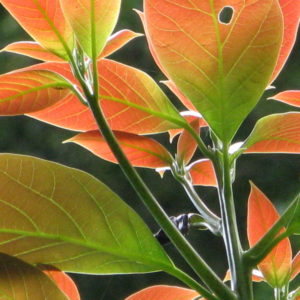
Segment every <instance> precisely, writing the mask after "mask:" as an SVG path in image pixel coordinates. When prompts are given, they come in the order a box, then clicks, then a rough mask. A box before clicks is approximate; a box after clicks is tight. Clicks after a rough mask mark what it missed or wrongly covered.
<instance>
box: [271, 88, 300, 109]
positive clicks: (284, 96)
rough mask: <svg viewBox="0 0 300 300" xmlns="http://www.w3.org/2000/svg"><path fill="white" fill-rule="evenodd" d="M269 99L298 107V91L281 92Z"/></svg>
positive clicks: (299, 93)
mask: <svg viewBox="0 0 300 300" xmlns="http://www.w3.org/2000/svg"><path fill="white" fill-rule="evenodd" d="M269 99H274V100H277V101H281V102H283V103H286V104H289V105H293V106H296V107H300V91H296V90H291V91H285V92H281V93H279V94H277V95H275V96H273V97H270V98H269Z"/></svg>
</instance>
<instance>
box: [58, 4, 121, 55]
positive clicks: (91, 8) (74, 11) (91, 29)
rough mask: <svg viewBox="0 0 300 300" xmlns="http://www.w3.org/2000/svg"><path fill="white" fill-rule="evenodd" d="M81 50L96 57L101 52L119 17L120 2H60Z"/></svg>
mask: <svg viewBox="0 0 300 300" xmlns="http://www.w3.org/2000/svg"><path fill="white" fill-rule="evenodd" d="M60 3H61V6H62V9H63V12H64V14H65V16H66V18H67V19H68V21H69V22H70V24H71V26H72V29H73V31H74V33H75V35H76V38H77V40H78V41H79V43H80V45H81V47H82V48H83V50H84V51H85V52H86V53H87V54H88V55H89V56H90V57H97V56H98V55H99V54H100V53H101V51H102V50H103V48H104V46H105V44H106V42H107V39H108V37H109V36H110V34H111V33H112V31H113V29H114V27H115V25H116V23H117V19H118V16H119V11H120V5H121V0H113V1H107V0H60Z"/></svg>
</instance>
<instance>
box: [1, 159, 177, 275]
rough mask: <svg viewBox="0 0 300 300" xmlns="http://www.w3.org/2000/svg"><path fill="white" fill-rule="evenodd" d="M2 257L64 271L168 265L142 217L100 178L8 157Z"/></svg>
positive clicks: (128, 269)
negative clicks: (15, 257)
mask: <svg viewBox="0 0 300 300" xmlns="http://www.w3.org/2000/svg"><path fill="white" fill-rule="evenodd" d="M12 220H13V222H12ZM0 252H3V253H7V254H9V255H14V256H17V257H19V258H21V259H23V260H25V261H27V262H30V263H32V264H46V265H51V266H54V267H56V268H58V269H60V270H63V271H66V272H67V271H70V272H80V273H90V274H91V273H92V274H115V273H118V274H120V273H144V272H152V271H155V270H159V269H164V270H170V268H173V265H172V263H171V262H170V260H169V258H168V257H167V256H166V254H165V252H164V251H163V249H162V248H161V246H160V245H159V244H158V242H157V241H156V239H155V238H154V237H153V235H152V233H151V232H150V230H149V229H148V227H147V226H146V225H145V224H144V222H143V221H142V220H141V219H140V217H139V216H138V215H137V214H136V213H135V212H134V211H133V210H132V209H131V208H129V207H128V206H127V205H126V204H125V203H124V202H123V201H122V200H121V199H120V198H119V197H118V196H117V195H116V194H114V193H113V192H112V191H111V190H110V189H108V187H106V186H105V185H104V184H102V183H101V182H100V181H98V180H97V179H95V178H94V177H92V176H90V175H88V174H86V173H84V172H82V171H79V170H75V169H72V168H68V167H65V166H62V165H58V164H56V163H52V162H48V161H45V160H40V159H37V158H33V157H29V156H21V155H13V154H1V155H0Z"/></svg>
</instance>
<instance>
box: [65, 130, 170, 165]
mask: <svg viewBox="0 0 300 300" xmlns="http://www.w3.org/2000/svg"><path fill="white" fill-rule="evenodd" d="M114 134H115V136H116V138H117V140H118V142H119V143H120V146H121V147H122V149H123V151H124V153H125V154H126V156H127V158H128V159H129V161H130V162H131V163H132V164H133V166H136V167H146V168H154V169H155V168H161V167H166V166H169V165H170V164H171V163H172V158H171V155H170V154H169V152H168V151H167V150H166V149H165V148H164V147H163V146H162V145H161V144H160V143H158V142H157V141H155V140H153V139H150V138H148V137H144V136H140V135H135V134H132V133H126V132H120V131H119V132H118V131H115V132H114ZM66 142H73V143H76V144H78V145H81V146H83V147H84V148H86V149H88V150H89V151H91V152H92V153H94V154H95V155H97V156H99V157H101V158H103V159H105V160H108V161H111V162H114V163H117V160H116V159H115V157H114V155H113V153H112V152H111V150H110V147H109V146H108V144H107V143H106V141H105V140H104V138H103V137H102V135H101V134H100V133H99V131H89V132H84V133H80V134H78V135H76V136H74V137H73V138H71V139H69V140H67V141H66Z"/></svg>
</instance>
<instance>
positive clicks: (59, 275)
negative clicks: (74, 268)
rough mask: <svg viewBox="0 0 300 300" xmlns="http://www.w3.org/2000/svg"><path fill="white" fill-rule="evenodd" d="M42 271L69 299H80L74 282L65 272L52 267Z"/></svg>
mask: <svg viewBox="0 0 300 300" xmlns="http://www.w3.org/2000/svg"><path fill="white" fill-rule="evenodd" d="M43 272H44V273H45V274H46V275H47V276H48V277H50V278H51V279H52V280H53V281H54V282H55V284H56V285H57V286H58V288H59V289H60V290H61V291H63V292H64V293H65V294H66V295H67V296H68V299H69V300H80V295H79V292H78V289H77V287H76V285H75V283H74V282H73V280H72V279H71V277H69V276H68V275H67V274H66V273H64V272H62V271H60V270H56V269H52V268H49V269H48V268H47V269H46V270H43Z"/></svg>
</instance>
